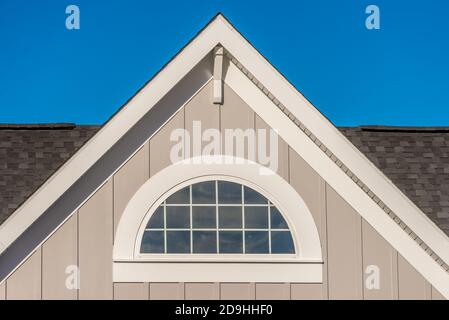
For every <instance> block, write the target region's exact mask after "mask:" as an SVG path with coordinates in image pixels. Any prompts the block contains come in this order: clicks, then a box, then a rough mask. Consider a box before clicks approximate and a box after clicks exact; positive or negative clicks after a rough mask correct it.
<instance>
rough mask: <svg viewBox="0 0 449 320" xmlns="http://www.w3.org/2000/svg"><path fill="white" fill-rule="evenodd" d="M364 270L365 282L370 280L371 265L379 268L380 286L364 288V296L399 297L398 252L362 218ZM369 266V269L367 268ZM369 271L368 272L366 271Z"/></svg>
mask: <svg viewBox="0 0 449 320" xmlns="http://www.w3.org/2000/svg"><path fill="white" fill-rule="evenodd" d="M362 244H363V255H362V259H363V271H364V284H365V283H366V281H369V280H370V278H368V277H370V276H372V275H371V272H372V271H371V268H370V267H371V266H374V267H377V268H379V288H378V289H377V290H369V289H368V288H367V286H366V285H364V286H363V288H364V298H365V299H367V300H375V299H394V300H395V299H397V298H398V273H397V269H398V254H397V252H396V250H394V249H393V248H392V247H391V245H390V244H388V242H387V241H385V240H384V239H383V238H382V237H381V236H380V235H379V233H378V232H377V231H376V230H374V228H373V227H371V226H370V225H369V224H368V223H367V222H366V221H365V220H364V219H362ZM367 268H368V269H367ZM367 270H368V271H369V272H366V271H367Z"/></svg>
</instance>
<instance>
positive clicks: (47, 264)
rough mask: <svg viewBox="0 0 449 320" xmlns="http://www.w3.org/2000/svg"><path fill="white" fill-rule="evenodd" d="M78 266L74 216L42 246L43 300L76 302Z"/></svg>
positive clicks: (75, 218)
mask: <svg viewBox="0 0 449 320" xmlns="http://www.w3.org/2000/svg"><path fill="white" fill-rule="evenodd" d="M71 266H72V267H71ZM77 266H78V221H77V216H76V215H74V216H71V217H70V218H69V219H68V220H67V221H66V222H65V223H64V224H63V225H62V226H61V227H60V228H59V230H58V232H55V233H54V234H53V235H52V236H51V237H50V238H49V239H48V240H47V241H46V242H45V243H44V245H43V246H42V299H45V300H55V299H58V300H62V299H64V300H76V299H77V298H78V291H77V290H76V278H77V274H76V269H74V268H77ZM66 272H67V273H66ZM69 274H71V278H69V283H68V285H69V286H67V285H66V281H68V280H67V279H68V277H69ZM74 289H75V290H74Z"/></svg>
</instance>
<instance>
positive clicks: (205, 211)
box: [192, 206, 217, 229]
mask: <svg viewBox="0 0 449 320" xmlns="http://www.w3.org/2000/svg"><path fill="white" fill-rule="evenodd" d="M216 220H217V214H216V208H215V207H195V206H193V207H192V228H196V229H210V228H213V229H216V228H217V222H216Z"/></svg>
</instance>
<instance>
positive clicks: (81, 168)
mask: <svg viewBox="0 0 449 320" xmlns="http://www.w3.org/2000/svg"><path fill="white" fill-rule="evenodd" d="M217 22H218V21H217V20H214V21H213V22H211V23H210V24H209V26H208V27H207V28H206V29H204V30H203V31H202V32H201V33H200V34H199V35H198V36H197V37H196V38H195V39H193V40H192V41H191V43H189V45H188V46H186V47H185V48H184V49H183V50H182V51H181V52H180V53H179V54H178V55H177V56H176V57H175V58H174V59H173V60H172V61H171V62H170V63H169V64H168V65H167V66H165V67H164V69H163V70H162V71H161V72H160V73H158V74H157V75H156V76H155V77H154V78H153V79H152V80H151V81H150V82H149V83H148V84H147V85H146V86H145V87H144V88H142V90H141V91H140V92H138V93H137V94H136V95H135V96H134V97H133V98H132V99H131V100H130V101H129V102H128V103H127V104H126V105H125V106H124V107H123V108H122V109H121V110H120V111H119V113H118V114H117V115H115V116H114V117H113V118H112V119H111V120H110V121H108V122H107V123H106V124H105V125H104V126H103V127H102V128H101V129H100V131H99V132H98V133H97V134H96V135H95V136H93V137H92V138H91V139H90V140H89V141H88V142H87V143H86V144H85V145H84V146H83V147H82V148H81V149H80V150H79V151H78V152H77V153H76V154H75V155H74V156H73V157H72V158H70V159H69V160H68V161H67V162H66V163H65V164H64V165H63V166H62V167H61V168H60V169H59V170H58V171H57V172H56V173H55V174H54V175H53V176H51V178H50V179H48V180H47V181H46V182H45V183H44V184H43V185H42V186H41V187H40V188H39V189H38V190H37V191H36V192H35V193H34V194H33V195H32V196H31V197H29V198H28V199H27V201H26V202H24V203H23V204H22V205H21V206H20V207H19V208H18V209H17V210H16V211H15V212H14V214H13V215H11V216H10V217H9V218H8V219H7V220H6V221H5V222H4V223H3V224H2V225H1V226H0V254H1V253H2V252H3V251H4V250H5V249H6V248H7V247H9V246H10V245H11V244H12V243H13V242H14V241H15V240H16V239H17V237H19V236H20V235H21V234H22V233H23V232H24V231H25V230H26V229H27V228H28V227H29V226H30V225H31V224H32V223H33V222H34V221H36V219H37V218H38V217H39V216H40V215H42V214H43V213H44V212H45V210H47V209H48V208H49V207H50V206H51V205H52V204H53V203H54V202H55V201H56V200H57V199H58V198H59V197H60V196H61V195H62V194H63V193H64V192H65V191H67V190H68V189H69V188H70V186H72V184H73V183H75V182H76V181H77V180H78V179H79V178H80V177H81V176H82V175H83V174H84V173H85V172H86V171H87V170H88V169H89V168H90V167H91V166H92V165H93V164H94V163H95V162H96V161H97V160H98V159H100V158H101V156H103V155H104V154H105V153H106V152H107V151H108V150H109V149H110V148H111V147H112V146H113V145H114V144H115V143H116V142H117V141H118V140H119V139H120V138H121V137H122V136H123V135H124V134H125V133H126V132H127V131H128V130H129V129H131V128H132V126H133V125H135V124H136V123H137V122H138V121H139V120H140V119H141V118H142V117H143V116H144V115H145V114H146V113H147V112H148V111H149V110H151V108H152V107H153V106H154V105H155V104H156V103H157V102H158V101H159V100H160V99H161V98H162V97H163V96H164V95H165V94H166V93H167V92H169V90H170V89H172V88H173V87H174V86H175V85H176V84H177V83H178V82H179V81H180V80H181V79H182V78H183V77H184V76H185V75H187V73H188V72H189V71H190V70H192V69H193V68H194V67H195V65H196V64H197V63H199V62H200V61H201V59H203V58H204V57H205V56H206V55H207V54H208V53H209V52H211V50H213V48H214V47H215V46H216V45H217V44H218V42H219V37H220V35H221V34H222V29H223V26H222V25H221V24H218V23H217Z"/></svg>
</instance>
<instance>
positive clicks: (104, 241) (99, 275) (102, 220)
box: [78, 181, 113, 299]
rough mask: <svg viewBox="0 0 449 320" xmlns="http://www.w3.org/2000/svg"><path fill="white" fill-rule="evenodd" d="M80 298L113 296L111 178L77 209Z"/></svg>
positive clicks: (109, 297)
mask: <svg viewBox="0 0 449 320" xmlns="http://www.w3.org/2000/svg"><path fill="white" fill-rule="evenodd" d="M78 215H79V267H80V290H79V298H80V299H112V263H111V261H112V232H113V225H112V182H111V181H108V182H107V183H106V184H105V185H103V186H102V187H101V189H100V190H98V191H97V192H96V193H95V194H94V195H93V196H92V198H90V199H89V200H88V201H87V202H86V203H85V204H84V205H83V206H82V207H81V208H80V209H79V213H78Z"/></svg>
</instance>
